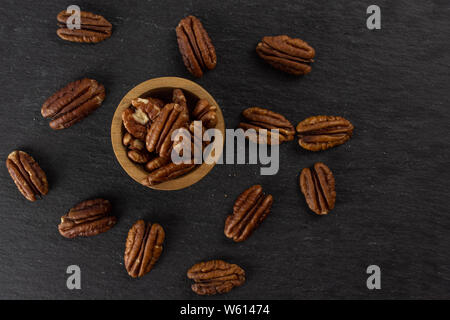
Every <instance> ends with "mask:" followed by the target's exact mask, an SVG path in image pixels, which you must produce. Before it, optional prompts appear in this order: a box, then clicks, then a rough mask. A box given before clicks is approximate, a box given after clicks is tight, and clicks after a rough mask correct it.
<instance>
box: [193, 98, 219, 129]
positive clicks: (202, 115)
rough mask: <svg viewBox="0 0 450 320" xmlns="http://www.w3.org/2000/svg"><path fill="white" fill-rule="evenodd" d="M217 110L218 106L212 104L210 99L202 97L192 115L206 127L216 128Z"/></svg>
mask: <svg viewBox="0 0 450 320" xmlns="http://www.w3.org/2000/svg"><path fill="white" fill-rule="evenodd" d="M216 110H217V107H216V106H212V105H210V104H209V102H208V100H206V99H200V100H199V101H198V102H197V104H196V106H195V108H194V110H193V111H192V116H193V117H194V119H195V120H199V121H201V122H202V124H203V126H205V128H208V129H209V128H214V127H215V126H216V124H217V112H216Z"/></svg>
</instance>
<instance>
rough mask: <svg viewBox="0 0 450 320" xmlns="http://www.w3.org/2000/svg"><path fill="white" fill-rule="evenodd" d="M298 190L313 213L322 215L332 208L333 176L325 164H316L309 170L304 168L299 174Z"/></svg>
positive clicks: (334, 191) (333, 195) (334, 193)
mask: <svg viewBox="0 0 450 320" xmlns="http://www.w3.org/2000/svg"><path fill="white" fill-rule="evenodd" d="M300 189H301V191H302V193H303V195H304V196H305V200H306V203H307V204H308V206H309V208H310V209H311V210H312V211H314V212H315V213H317V214H319V215H324V214H327V213H328V212H330V210H331V209H333V208H334V204H335V202H336V190H335V181H334V176H333V172H331V170H330V168H328V167H327V166H326V165H325V164H323V163H321V162H317V163H315V164H314V167H313V168H311V169H309V168H304V169H303V170H302V172H301V174H300Z"/></svg>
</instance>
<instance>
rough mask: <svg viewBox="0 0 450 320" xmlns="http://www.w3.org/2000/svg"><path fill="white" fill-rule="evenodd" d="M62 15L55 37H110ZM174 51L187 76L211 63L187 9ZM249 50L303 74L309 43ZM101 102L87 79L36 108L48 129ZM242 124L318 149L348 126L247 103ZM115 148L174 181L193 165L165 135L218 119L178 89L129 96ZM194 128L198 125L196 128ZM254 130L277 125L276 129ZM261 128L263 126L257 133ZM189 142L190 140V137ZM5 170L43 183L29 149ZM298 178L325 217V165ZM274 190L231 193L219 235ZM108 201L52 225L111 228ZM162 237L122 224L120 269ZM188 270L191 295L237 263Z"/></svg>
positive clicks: (250, 224) (155, 250)
mask: <svg viewBox="0 0 450 320" xmlns="http://www.w3.org/2000/svg"><path fill="white" fill-rule="evenodd" d="M69 17H70V14H68V13H66V11H62V12H61V13H60V14H58V16H57V20H58V26H59V29H58V30H57V34H58V36H59V37H60V38H62V39H64V40H68V41H72V42H81V43H97V42H100V41H103V40H105V39H107V38H109V37H110V36H111V34H112V25H111V24H110V23H109V22H108V21H107V20H106V19H105V18H104V17H102V16H99V15H96V14H93V13H89V12H81V28H80V29H72V28H69V26H68V25H67V22H68V19H69ZM176 35H177V41H178V46H179V50H180V53H181V56H182V58H183V62H184V64H185V65H186V68H187V69H188V70H189V72H191V73H192V74H193V75H194V76H196V77H201V76H202V75H203V72H204V71H205V70H211V69H214V68H215V66H216V64H217V57H216V51H215V48H214V46H213V44H212V42H211V39H210V38H209V36H208V33H207V32H206V30H205V29H204V27H203V25H202V23H201V22H200V20H198V19H197V18H196V17H194V16H188V17H186V18H184V19H182V20H181V21H180V23H179V24H178V26H177V27H176ZM256 52H257V54H258V55H259V56H260V57H261V58H262V59H263V60H264V61H266V62H267V63H269V64H270V65H271V66H273V67H274V68H277V69H279V70H282V71H284V72H287V73H290V74H293V75H306V74H308V73H309V72H310V71H311V63H312V62H313V58H314V57H315V50H314V49H313V48H312V47H311V46H309V45H308V43H306V42H305V41H303V40H301V39H294V38H290V37H288V36H286V35H281V36H273V37H264V38H263V39H262V41H261V42H260V43H258V45H257V47H256ZM104 99H105V88H104V87H103V86H102V85H101V84H99V83H98V82H97V81H96V80H93V79H87V78H86V79H82V80H78V81H74V82H71V83H69V84H68V85H67V86H66V87H64V88H62V89H61V90H59V91H58V92H56V93H55V94H53V95H52V96H51V97H50V98H48V99H47V101H45V103H44V104H43V105H42V109H41V113H42V116H43V117H45V118H50V119H51V121H50V127H51V128H52V129H55V130H59V129H64V128H68V127H70V126H72V125H73V124H75V123H76V122H78V121H80V120H81V119H83V118H84V117H86V116H87V115H89V114H90V113H91V112H93V111H94V110H95V109H97V108H98V107H99V106H100V105H101V104H102V102H103V100H104ZM242 118H243V120H242V122H241V123H240V124H239V127H240V128H242V129H245V130H247V129H254V130H255V131H254V132H255V134H254V135H253V136H247V138H249V139H250V140H252V141H253V142H256V143H264V144H274V143H283V142H287V141H292V140H294V137H295V134H296V133H297V134H298V143H299V145H300V146H301V147H302V148H304V149H306V150H310V151H320V150H326V149H329V148H332V147H334V146H337V145H340V144H343V143H345V142H346V141H348V140H349V139H350V137H351V136H352V133H353V125H352V124H351V123H350V122H349V121H348V120H346V119H344V118H342V117H337V116H313V117H309V118H307V119H305V120H303V121H301V122H300V123H298V125H297V127H296V128H294V127H293V125H292V124H291V123H290V122H289V120H287V119H286V118H285V117H284V116H283V115H281V114H278V113H276V112H273V111H270V110H267V109H263V108H258V107H252V108H248V109H246V110H244V111H243V112H242ZM122 120H123V126H124V135H123V145H124V146H125V147H126V148H127V155H128V157H129V158H130V159H131V160H132V161H133V162H135V163H137V164H141V165H143V166H144V167H145V169H146V170H147V171H148V172H149V175H148V177H147V178H146V179H145V181H144V184H145V185H148V186H150V185H154V184H157V183H161V182H163V181H167V180H169V179H173V178H176V177H178V176H180V175H182V174H185V173H187V172H189V171H190V170H192V169H193V168H194V164H193V163H189V164H180V165H178V164H175V163H172V162H171V160H170V153H171V151H172V150H173V149H174V148H175V146H176V144H177V143H178V142H179V141H172V140H171V139H170V137H171V133H172V132H174V130H176V129H179V128H185V129H187V130H191V131H192V122H193V121H194V120H201V121H202V123H203V125H204V128H213V127H215V125H216V123H217V115H216V107H215V106H211V105H210V104H209V103H208V101H206V100H199V101H198V102H197V104H196V105H195V106H188V105H187V100H186V97H185V96H184V93H183V92H182V91H181V90H180V89H175V90H174V91H173V98H172V101H162V100H160V99H157V98H154V97H140V98H137V99H134V100H133V101H132V102H131V105H130V107H129V108H127V109H126V110H125V111H124V112H123V114H122ZM204 128H203V129H204ZM262 129H267V130H271V129H277V130H278V133H276V136H275V133H272V132H270V131H268V133H267V134H264V135H263V134H262V131H261V130H262ZM264 132H266V131H264ZM193 143H195V142H193ZM6 166H7V168H8V171H9V173H10V175H11V178H12V179H13V181H14V183H15V184H16V186H17V188H18V189H19V191H20V192H21V193H22V194H23V196H24V197H25V198H26V199H28V200H30V201H35V200H36V199H38V198H41V197H43V196H45V195H46V194H47V193H48V190H49V184H48V181H47V177H46V174H45V172H44V171H43V170H42V169H41V167H40V166H39V165H38V163H37V162H36V161H35V160H34V159H33V157H31V156H30V155H29V154H27V153H26V152H23V151H13V152H12V153H11V154H9V156H8V159H7V160H6ZM299 185H300V189H301V192H302V193H303V194H304V196H305V200H306V203H307V204H308V206H309V208H310V209H311V210H312V211H313V212H315V213H317V214H319V215H323V214H327V213H328V212H329V211H330V210H331V209H333V207H334V205H335V201H336V191H335V180H334V176H333V173H332V172H331V170H330V169H329V168H328V167H327V166H326V165H325V164H323V163H320V162H318V163H315V164H314V165H313V167H312V168H304V169H303V170H302V171H301V174H300V180H299ZM272 203H273V197H272V195H270V194H265V193H264V192H263V189H262V187H261V186H260V185H254V186H251V187H250V188H248V189H247V190H245V191H244V192H243V193H241V195H240V196H239V197H238V198H237V200H236V202H235V204H234V207H233V213H232V214H230V215H229V216H228V217H227V218H226V220H225V227H224V234H225V236H226V237H228V238H230V239H232V240H234V241H235V242H241V241H244V240H246V239H247V238H248V237H249V236H250V235H251V234H252V233H253V232H254V231H255V229H256V228H257V227H258V226H259V225H260V224H261V223H262V221H264V219H265V218H266V217H267V216H268V215H269V213H270V210H271V207H272ZM111 209H112V207H111V204H110V202H109V201H108V200H105V199H91V200H86V201H83V202H81V203H79V204H77V205H76V206H74V207H73V208H72V209H70V210H69V211H68V212H67V213H66V214H65V215H63V216H62V217H61V223H60V224H59V226H58V230H59V232H60V234H61V235H62V236H64V237H66V238H76V237H80V236H94V235H97V234H100V233H102V232H106V231H108V230H109V229H111V228H112V227H113V226H114V225H115V224H116V222H117V218H116V217H115V216H114V215H112V214H111ZM164 239H165V232H164V229H163V227H162V226H161V225H159V224H158V223H149V222H145V221H143V220H138V221H137V222H136V223H135V224H134V225H133V226H132V227H131V229H130V231H129V233H128V236H127V238H126V242H125V254H124V260H125V268H126V270H127V272H128V274H129V275H130V276H131V277H142V276H143V275H145V274H146V273H148V272H149V271H150V270H151V269H152V268H153V266H154V265H155V264H156V262H157V261H158V259H159V257H160V255H161V253H162V250H163V243H164ZM187 276H188V278H189V279H192V280H193V281H194V284H193V285H192V290H193V291H194V292H196V293H197V294H200V295H205V294H206V295H211V294H216V293H225V292H228V291H230V290H231V289H232V288H233V287H236V286H240V285H242V284H243V283H244V282H245V272H244V270H243V269H242V268H241V267H239V266H238V265H236V264H230V263H227V262H225V261H222V260H212V261H207V262H201V263H198V264H196V265H194V266H192V267H191V268H190V269H189V270H188V272H187Z"/></svg>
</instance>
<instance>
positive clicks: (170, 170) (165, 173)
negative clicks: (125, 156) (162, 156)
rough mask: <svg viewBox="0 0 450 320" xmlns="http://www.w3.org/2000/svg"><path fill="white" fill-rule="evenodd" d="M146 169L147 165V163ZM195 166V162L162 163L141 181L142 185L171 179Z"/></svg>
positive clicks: (150, 184)
mask: <svg viewBox="0 0 450 320" xmlns="http://www.w3.org/2000/svg"><path fill="white" fill-rule="evenodd" d="M146 167H147V170H148V169H149V165H148V164H147V166H146ZM194 168H195V164H192V163H179V164H175V163H173V162H171V163H168V164H166V165H163V166H161V167H159V168H157V169H155V170H154V171H152V172H151V173H150V174H149V175H148V176H147V177H146V178H145V179H144V180H143V181H142V184H143V185H144V186H147V187H149V186H153V185H156V184H159V183H162V182H164V181H168V180H172V179H175V178H178V177H180V176H182V175H184V174H186V173H188V172H189V171H191V170H193V169H194Z"/></svg>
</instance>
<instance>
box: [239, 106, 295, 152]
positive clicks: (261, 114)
mask: <svg viewBox="0 0 450 320" xmlns="http://www.w3.org/2000/svg"><path fill="white" fill-rule="evenodd" d="M242 116H243V117H244V121H245V122H241V123H240V124H239V127H240V128H242V129H244V130H248V129H254V130H255V131H256V136H255V135H250V136H247V135H246V137H248V138H249V139H250V140H252V141H253V142H255V143H262V144H265V143H268V144H275V143H276V139H275V140H274V138H276V137H278V143H282V142H284V141H291V140H293V139H294V135H295V129H294V126H293V125H292V124H291V123H290V122H289V120H287V119H286V118H285V117H283V116H282V115H281V114H279V113H276V112H273V111H270V110H268V109H263V108H258V107H253V108H248V109H245V110H244V111H243V112H242ZM261 129H266V130H267V135H265V136H264V135H261V131H260V130H261ZM272 129H274V130H278V134H276V133H275V132H271V131H270V130H272Z"/></svg>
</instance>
